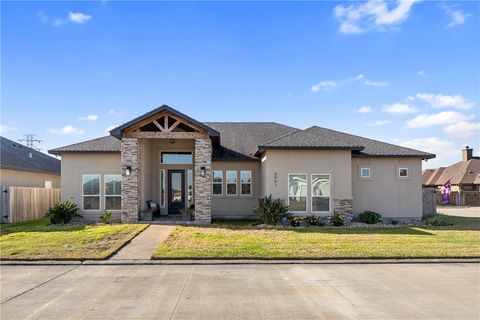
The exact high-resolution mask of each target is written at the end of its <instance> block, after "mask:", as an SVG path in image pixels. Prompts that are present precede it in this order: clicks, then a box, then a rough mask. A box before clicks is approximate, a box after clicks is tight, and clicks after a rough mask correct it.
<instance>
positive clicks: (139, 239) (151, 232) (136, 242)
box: [110, 225, 175, 260]
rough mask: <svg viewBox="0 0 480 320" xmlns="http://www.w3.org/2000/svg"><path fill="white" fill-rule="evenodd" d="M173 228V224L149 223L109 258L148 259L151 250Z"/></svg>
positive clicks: (164, 238) (165, 237) (163, 239)
mask: <svg viewBox="0 0 480 320" xmlns="http://www.w3.org/2000/svg"><path fill="white" fill-rule="evenodd" d="M174 229H175V226H165V225H150V226H149V227H147V228H146V229H145V230H143V232H141V233H140V234H139V235H137V236H136V237H135V238H133V239H132V241H131V242H130V243H128V244H127V245H126V246H125V247H123V248H122V249H120V251H118V252H117V253H116V254H115V255H114V256H112V257H111V258H110V260H145V259H150V257H151V256H152V253H153V250H155V249H156V248H157V247H158V245H160V244H161V243H162V242H164V241H165V240H166V239H167V237H168V236H169V235H170V233H172V231H173V230H174Z"/></svg>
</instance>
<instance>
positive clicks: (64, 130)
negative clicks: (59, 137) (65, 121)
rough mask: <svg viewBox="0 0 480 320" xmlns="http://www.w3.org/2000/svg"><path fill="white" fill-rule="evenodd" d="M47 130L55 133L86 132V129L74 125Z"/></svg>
mask: <svg viewBox="0 0 480 320" xmlns="http://www.w3.org/2000/svg"><path fill="white" fill-rule="evenodd" d="M47 131H48V132H50V133H53V134H85V130H81V129H77V128H75V127H74V126H72V125H68V126H65V127H63V128H60V129H48V130H47Z"/></svg>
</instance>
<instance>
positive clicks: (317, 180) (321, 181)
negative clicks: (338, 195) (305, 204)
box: [312, 174, 330, 212]
mask: <svg viewBox="0 0 480 320" xmlns="http://www.w3.org/2000/svg"><path fill="white" fill-rule="evenodd" d="M329 211H330V175H329V174H312V212H329Z"/></svg>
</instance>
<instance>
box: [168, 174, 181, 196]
mask: <svg viewBox="0 0 480 320" xmlns="http://www.w3.org/2000/svg"><path fill="white" fill-rule="evenodd" d="M171 179H172V180H171V181H170V183H171V185H172V194H171V195H170V197H171V202H172V203H180V202H182V201H183V199H182V194H183V192H182V191H183V190H182V189H183V188H182V186H183V184H182V174H181V173H180V172H172V175H171Z"/></svg>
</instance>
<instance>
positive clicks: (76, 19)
mask: <svg viewBox="0 0 480 320" xmlns="http://www.w3.org/2000/svg"><path fill="white" fill-rule="evenodd" d="M37 16H38V18H39V19H40V21H41V22H43V23H47V24H50V25H52V26H54V27H59V26H61V25H63V24H65V23H68V22H71V23H76V24H82V23H84V22H86V21H88V20H91V19H92V16H91V15H88V14H85V13H81V12H69V14H68V17H65V18H51V17H49V16H47V15H46V14H45V12H43V11H39V12H38V13H37Z"/></svg>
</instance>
